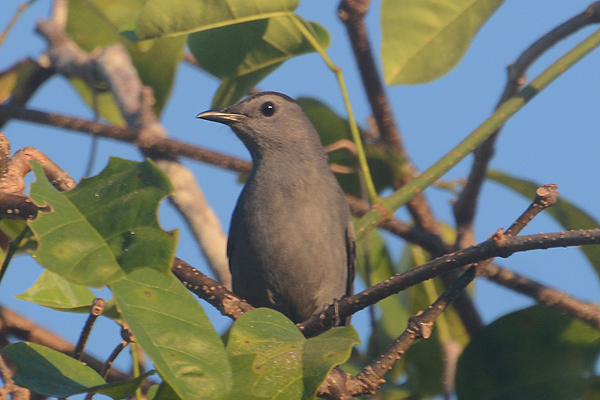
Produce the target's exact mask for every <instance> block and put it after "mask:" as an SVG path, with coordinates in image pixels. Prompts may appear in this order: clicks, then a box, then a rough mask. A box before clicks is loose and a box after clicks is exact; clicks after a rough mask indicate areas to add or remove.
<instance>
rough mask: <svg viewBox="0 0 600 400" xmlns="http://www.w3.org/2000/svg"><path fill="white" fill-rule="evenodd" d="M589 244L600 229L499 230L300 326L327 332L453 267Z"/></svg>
mask: <svg viewBox="0 0 600 400" xmlns="http://www.w3.org/2000/svg"><path fill="white" fill-rule="evenodd" d="M590 244H600V229H589V230H577V231H569V232H555V233H539V234H536V235H524V236H507V235H505V234H504V233H502V232H501V231H499V232H497V233H495V234H493V235H492V236H491V237H490V238H489V239H488V240H486V241H485V242H482V243H479V244H477V245H474V246H471V247H469V248H466V249H463V250H459V251H456V252H453V253H450V254H447V255H445V256H442V257H438V258H436V259H434V260H431V261H429V262H427V263H425V264H422V265H420V266H418V267H415V268H413V269H411V270H409V271H406V272H403V273H400V274H397V275H394V276H393V277H391V278H389V279H386V280H385V281H382V282H380V283H378V284H376V285H373V286H371V287H370V288H367V289H365V290H363V291H362V292H360V293H357V294H355V295H354V296H350V297H347V298H344V299H342V300H340V301H338V302H337V303H336V304H335V305H331V306H329V307H327V308H326V309H324V310H323V311H322V312H321V313H320V314H319V315H316V316H314V317H312V318H310V319H309V320H307V321H305V322H303V323H301V324H299V325H300V327H301V329H302V330H303V332H304V334H305V335H307V336H313V335H316V334H318V333H319V332H322V331H325V330H327V329H329V328H330V327H331V326H333V324H334V323H335V321H337V320H339V319H340V318H341V319H343V318H346V317H348V316H350V315H352V314H354V313H356V312H358V311H360V310H362V309H363V308H365V307H368V306H370V305H372V304H375V303H377V302H378V301H380V300H382V299H384V298H386V297H389V296H391V295H393V294H395V293H398V292H400V291H402V290H405V289H407V288H409V287H411V286H414V285H416V284H417V283H421V282H423V281H425V280H427V279H431V278H434V277H436V276H438V275H440V274H443V273H445V272H447V271H451V270H454V269H456V268H460V267H463V266H466V265H470V264H475V263H478V262H481V261H483V260H487V259H489V258H494V257H502V258H507V257H510V256H511V255H512V254H514V253H520V252H525V251H530V250H541V249H551V248H557V247H571V246H583V245H590Z"/></svg>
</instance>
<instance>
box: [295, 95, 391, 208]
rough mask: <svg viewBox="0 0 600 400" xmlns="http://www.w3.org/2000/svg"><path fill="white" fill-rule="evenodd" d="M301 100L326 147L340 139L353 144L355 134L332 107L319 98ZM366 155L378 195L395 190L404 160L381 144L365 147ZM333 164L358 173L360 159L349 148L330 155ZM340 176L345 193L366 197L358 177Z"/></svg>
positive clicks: (300, 102) (346, 121)
mask: <svg viewBox="0 0 600 400" xmlns="http://www.w3.org/2000/svg"><path fill="white" fill-rule="evenodd" d="M297 101H298V103H299V104H300V105H301V106H302V108H303V109H304V111H305V112H306V115H307V116H308V118H310V120H311V122H312V123H313V125H314V126H315V128H316V129H317V132H319V136H320V137H321V142H322V143H323V146H329V145H331V144H334V143H336V142H338V141H340V140H348V141H350V142H352V135H351V133H350V127H349V125H348V120H347V119H344V118H342V117H340V116H339V115H338V114H336V113H335V112H334V111H333V110H332V109H331V108H330V107H329V106H327V105H326V104H324V103H323V102H321V101H319V100H317V99H313V98H308V97H301V98H298V99H297ZM361 131H363V130H361ZM365 152H366V155H367V162H368V163H369V169H370V170H371V175H372V177H373V183H374V184H375V188H376V189H377V192H381V191H382V190H384V189H386V188H390V187H392V184H393V182H394V181H397V179H398V178H399V177H400V176H401V173H402V164H403V163H402V161H401V160H397V159H395V158H394V157H393V156H392V155H391V154H390V153H388V152H386V151H385V149H383V148H381V147H379V146H377V145H372V144H365ZM329 161H330V162H331V163H333V164H339V165H343V166H346V167H350V168H354V169H355V170H358V161H357V158H356V156H355V155H354V154H353V153H352V152H351V151H350V150H348V149H347V148H340V149H338V150H335V151H332V152H330V153H329ZM336 177H337V178H338V181H339V182H340V185H341V186H342V189H344V192H346V193H350V194H352V195H353V196H355V197H362V195H361V185H360V181H359V178H358V174H356V173H350V174H348V173H338V174H336Z"/></svg>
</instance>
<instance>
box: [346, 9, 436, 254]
mask: <svg viewBox="0 0 600 400" xmlns="http://www.w3.org/2000/svg"><path fill="white" fill-rule="evenodd" d="M369 3H370V0H342V1H341V2H340V4H339V6H338V16H339V18H340V20H341V21H342V22H343V23H344V25H345V26H346V31H347V32H348V36H349V38H350V43H351V45H352V50H353V51H354V58H355V59H356V62H357V64H358V69H359V71H360V75H361V77H362V82H363V87H364V89H365V91H366V93H367V98H368V99H369V104H370V105H371V112H372V114H373V118H374V120H375V124H376V125H377V130H378V131H379V134H380V135H381V138H382V139H383V141H384V142H385V143H386V144H387V145H388V146H389V148H390V151H393V152H394V153H395V154H394V158H395V159H398V160H402V162H403V163H404V165H403V167H402V169H403V171H404V173H403V174H402V176H401V177H400V180H399V181H398V182H394V188H395V189H399V188H400V187H402V186H404V185H405V184H407V183H408V182H409V181H410V180H411V179H412V178H413V177H414V176H415V175H416V174H417V172H416V169H415V168H414V166H413V165H412V163H411V162H410V159H409V157H408V153H407V152H406V149H405V147H404V144H403V143H402V135H401V133H400V129H398V124H397V123H396V121H395V118H394V114H393V113H392V107H391V105H390V102H389V100H388V97H387V95H386V93H385V89H384V86H383V83H382V81H381V76H380V75H379V73H378V68H377V66H376V65H375V59H374V57H373V53H372V51H371V45H370V43H369V38H368V36H367V28H366V25H365V21H364V17H365V15H366V13H367V12H368V10H369ZM407 208H408V211H409V212H410V214H411V216H412V217H413V219H414V220H415V223H416V224H417V226H419V227H421V228H423V229H425V230H426V231H428V232H430V233H432V234H435V235H438V236H440V230H439V226H438V224H437V221H436V219H435V217H434V216H433V212H432V211H431V209H430V207H429V204H428V203H427V201H426V200H425V196H423V195H422V194H419V195H417V196H415V198H413V199H411V200H410V201H409V202H408V203H407ZM441 254H442V253H439V254H437V253H434V256H438V255H441Z"/></svg>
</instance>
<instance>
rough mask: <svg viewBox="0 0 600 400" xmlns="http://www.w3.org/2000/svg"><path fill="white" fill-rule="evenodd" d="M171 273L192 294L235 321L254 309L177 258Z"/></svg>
mask: <svg viewBox="0 0 600 400" xmlns="http://www.w3.org/2000/svg"><path fill="white" fill-rule="evenodd" d="M171 271H172V272H173V274H174V275H175V276H176V277H177V279H179V280H180V281H181V282H182V283H183V285H184V286H185V287H186V288H187V289H188V290H189V291H190V292H192V293H194V294H195V295H196V296H198V297H200V298H201V299H203V300H206V301H207V302H208V303H209V304H211V305H213V306H214V307H215V308H216V309H217V310H219V311H220V312H221V314H223V315H225V316H227V317H230V318H232V319H234V320H235V319H238V318H239V317H240V316H241V315H242V314H243V313H245V312H247V311H250V310H252V309H253V308H254V307H252V306H251V305H250V304H248V302H246V300H244V299H242V298H240V297H238V296H236V295H235V294H233V293H232V292H231V291H229V290H228V289H227V288H226V287H225V286H223V285H222V284H220V283H219V282H217V281H215V280H213V279H212V278H210V277H209V276H207V275H205V274H203V273H202V272H200V271H198V270H197V269H196V268H194V267H192V266H191V265H190V264H188V263H186V262H185V261H183V260H181V259H179V258H177V257H175V260H173V266H172V268H171Z"/></svg>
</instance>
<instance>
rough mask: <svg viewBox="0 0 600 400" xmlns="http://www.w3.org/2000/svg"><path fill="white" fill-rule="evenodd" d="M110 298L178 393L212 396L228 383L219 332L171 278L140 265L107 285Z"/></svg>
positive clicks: (225, 361)
mask: <svg viewBox="0 0 600 400" xmlns="http://www.w3.org/2000/svg"><path fill="white" fill-rule="evenodd" d="M111 290H112V291H113V295H114V299H115V301H116V303H117V306H118V307H119V309H120V310H121V312H122V314H123V317H124V318H125V321H126V322H127V324H128V325H129V327H130V328H131V330H132V332H133V334H134V336H135V340H136V343H138V344H139V345H140V346H141V347H142V348H143V349H144V351H145V352H146V354H147V355H148V356H149V357H150V359H151V360H152V363H153V364H154V366H155V368H156V369H157V370H158V372H159V373H160V375H161V377H162V378H163V380H164V381H165V382H167V383H168V384H169V386H170V387H171V388H172V389H173V390H174V392H175V393H176V394H177V395H178V396H179V397H180V398H182V399H217V398H220V396H222V395H223V394H224V393H226V392H227V390H228V389H229V388H230V386H231V369H230V366H229V362H228V359H227V354H226V352H225V347H224V346H223V342H222V341H221V338H220V337H219V335H218V334H217V332H216V331H215V330H214V328H213V327H212V325H211V323H210V321H209V320H208V317H207V316H206V314H205V313H204V310H203V309H202V307H201V306H200V304H198V302H197V301H196V299H195V298H194V297H193V295H192V294H191V293H190V292H189V291H188V290H187V289H186V288H185V287H184V286H183V285H182V284H181V282H179V280H177V278H175V276H174V275H172V274H168V275H164V274H161V273H159V272H157V271H154V270H150V269H145V270H138V271H136V272H134V273H131V274H129V275H128V276H127V277H126V278H125V279H122V280H120V281H118V282H115V283H113V284H112V285H111Z"/></svg>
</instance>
